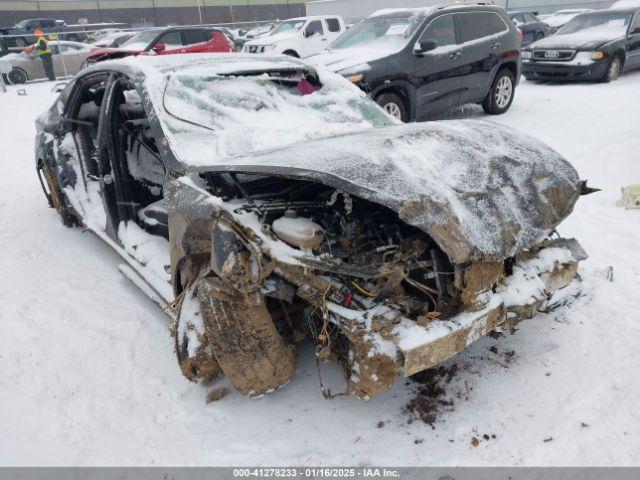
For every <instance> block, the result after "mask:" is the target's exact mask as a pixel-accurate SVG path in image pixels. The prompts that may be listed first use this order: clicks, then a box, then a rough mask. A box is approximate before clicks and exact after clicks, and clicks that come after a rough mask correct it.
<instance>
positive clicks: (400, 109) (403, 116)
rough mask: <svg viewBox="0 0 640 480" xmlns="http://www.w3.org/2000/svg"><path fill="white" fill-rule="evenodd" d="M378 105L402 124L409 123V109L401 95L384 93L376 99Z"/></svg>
mask: <svg viewBox="0 0 640 480" xmlns="http://www.w3.org/2000/svg"><path fill="white" fill-rule="evenodd" d="M376 103H377V104H378V105H380V106H381V107H382V109H383V110H384V111H385V112H387V113H388V114H389V115H391V116H392V117H394V118H397V119H398V120H400V121H401V122H406V121H407V117H408V115H407V107H406V106H405V104H404V101H403V100H402V98H400V96H399V95H396V94H395V93H383V94H382V95H378V97H376Z"/></svg>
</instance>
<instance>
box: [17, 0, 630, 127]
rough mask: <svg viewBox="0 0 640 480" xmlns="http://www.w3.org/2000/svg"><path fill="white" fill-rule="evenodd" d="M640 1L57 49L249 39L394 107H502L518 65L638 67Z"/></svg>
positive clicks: (314, 22)
mask: <svg viewBox="0 0 640 480" xmlns="http://www.w3.org/2000/svg"><path fill="white" fill-rule="evenodd" d="M624 1H630V0H624ZM633 1H635V0H633ZM639 9H640V7H636V8H626V9H624V8H623V9H608V10H600V11H592V10H588V9H572V10H561V11H558V12H556V14H554V15H552V16H546V17H545V22H543V21H542V20H540V19H539V18H537V17H536V16H535V15H534V14H533V13H531V12H524V11H510V12H507V13H505V11H504V10H503V9H501V8H499V7H496V6H491V5H485V4H467V5H448V6H435V7H425V8H418V9H409V8H400V9H385V10H380V11H378V12H375V13H373V14H372V15H370V16H369V17H368V18H366V19H364V20H363V21H361V22H359V23H357V24H356V25H354V26H353V27H352V28H350V29H349V30H347V28H346V25H345V22H344V20H343V19H342V18H341V17H339V16H315V17H300V18H292V19H289V20H285V21H282V22H280V23H279V24H277V25H275V26H274V24H266V25H263V26H261V27H259V28H257V29H254V30H252V31H249V32H243V31H239V30H232V29H228V28H225V27H208V26H200V27H167V28H151V29H148V30H144V31H141V32H128V31H121V30H118V29H110V30H109V31H105V32H104V35H101V36H100V37H101V38H100V39H99V40H97V41H96V42H95V43H94V44H91V45H90V46H86V47H84V48H78V46H77V45H73V44H68V46H69V49H70V51H69V52H67V53H66V54H65V56H64V57H63V56H60V54H61V52H62V51H63V50H64V48H65V46H66V45H67V43H65V42H60V45H59V46H56V48H54V49H53V52H52V53H53V56H54V64H55V65H56V70H59V69H60V67H59V66H58V65H62V67H64V71H65V72H66V73H68V74H75V73H77V71H78V70H79V69H80V68H81V67H82V66H83V65H88V64H92V63H95V62H99V61H103V60H108V59H116V58H123V57H127V56H131V55H174V54H186V53H227V52H232V51H235V50H237V49H238V48H239V45H242V47H241V50H242V52H244V53H248V54H269V55H277V54H284V55H289V56H292V57H300V58H306V59H307V60H308V61H309V62H310V63H311V64H315V65H325V66H327V67H329V68H330V69H331V70H333V71H335V72H338V73H341V74H342V75H343V76H345V77H346V78H348V79H349V80H350V81H352V82H353V83H354V84H356V85H358V86H359V87H360V88H361V89H362V90H364V91H365V92H367V93H368V94H369V95H370V96H371V97H372V98H373V99H374V100H375V101H376V102H378V103H379V104H380V105H382V106H383V107H384V108H385V110H387V112H388V113H390V114H392V115H393V116H395V117H396V118H398V119H400V120H403V121H410V120H417V119H420V118H423V117H424V116H426V115H429V114H430V113H432V112H434V111H437V110H441V109H446V108H450V107H453V106H456V105H459V104H464V103H480V104H481V105H482V106H483V108H484V110H485V111H486V112H488V113H491V114H500V113H504V112H505V111H507V110H508V109H509V107H510V105H511V103H512V101H513V98H514V95H515V88H516V86H517V84H518V80H519V77H520V74H521V73H523V74H524V76H525V78H527V80H598V81H611V80H615V79H616V78H617V77H618V76H619V75H620V74H622V73H623V72H626V71H628V70H631V69H634V68H638V67H640V65H639V63H640V56H639V55H640V50H639V49H640V39H639V37H640V14H639V13H638V10H639ZM33 22H34V21H30V22H23V24H22V26H21V28H23V29H26V30H28V29H30V28H32V27H33V26H34V25H36V23H33ZM547 22H548V23H547ZM558 26H560V27H559V28H558ZM556 28H558V30H557V31H556V32H555V33H554V34H553V35H551V36H547V34H549V33H552V32H553V31H554V29H556ZM251 37H254V38H253V39H250V38H251ZM521 46H523V47H524V48H522V50H521ZM71 57H73V58H74V59H75V58H82V59H83V60H82V62H81V63H80V65H79V66H77V62H75V61H67V62H64V61H63V60H64V59H65V58H69V60H71ZM7 60H9V61H10V63H11V64H12V66H13V67H14V70H13V71H12V72H11V73H10V74H9V75H8V80H9V81H10V82H14V83H17V82H24V81H28V80H32V79H35V78H42V76H43V75H44V72H43V71H42V68H41V65H39V62H38V59H37V57H35V56H33V55H32V54H27V53H23V54H20V55H13V56H12V57H11V58H8V59H7ZM30 63H31V64H33V65H30ZM76 68H77V70H76Z"/></svg>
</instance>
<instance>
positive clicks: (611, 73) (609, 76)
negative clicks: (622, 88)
mask: <svg viewBox="0 0 640 480" xmlns="http://www.w3.org/2000/svg"><path fill="white" fill-rule="evenodd" d="M621 73H622V57H621V56H620V55H618V54H616V55H614V56H613V58H611V61H610V62H609V66H608V67H607V73H605V75H604V78H603V79H602V81H603V82H604V83H609V82H614V81H616V80H617V79H618V78H619V77H620V74H621Z"/></svg>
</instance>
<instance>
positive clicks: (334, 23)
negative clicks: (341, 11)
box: [326, 18, 340, 33]
mask: <svg viewBox="0 0 640 480" xmlns="http://www.w3.org/2000/svg"><path fill="white" fill-rule="evenodd" d="M326 22H327V28H328V29H329V31H330V32H333V33H336V32H339V31H340V21H339V20H338V19H337V18H327V19H326Z"/></svg>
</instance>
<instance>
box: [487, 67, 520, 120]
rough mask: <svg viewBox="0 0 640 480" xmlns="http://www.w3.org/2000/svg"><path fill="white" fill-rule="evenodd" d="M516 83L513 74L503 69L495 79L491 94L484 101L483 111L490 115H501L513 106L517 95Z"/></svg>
mask: <svg viewBox="0 0 640 480" xmlns="http://www.w3.org/2000/svg"><path fill="white" fill-rule="evenodd" d="M515 89H516V82H515V78H514V77H513V73H511V71H510V70H508V69H506V68H503V69H502V70H500V71H499V72H498V74H497V75H496V78H494V79H493V83H492V84H491V88H490V89H489V93H487V96H486V97H485V99H484V100H483V101H482V109H483V110H484V111H485V112H486V113H488V114H490V115H500V114H502V113H504V112H506V111H507V110H509V107H510V106H511V103H512V102H513V97H514V95H515Z"/></svg>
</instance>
